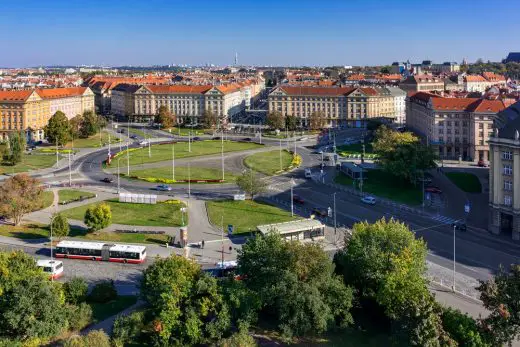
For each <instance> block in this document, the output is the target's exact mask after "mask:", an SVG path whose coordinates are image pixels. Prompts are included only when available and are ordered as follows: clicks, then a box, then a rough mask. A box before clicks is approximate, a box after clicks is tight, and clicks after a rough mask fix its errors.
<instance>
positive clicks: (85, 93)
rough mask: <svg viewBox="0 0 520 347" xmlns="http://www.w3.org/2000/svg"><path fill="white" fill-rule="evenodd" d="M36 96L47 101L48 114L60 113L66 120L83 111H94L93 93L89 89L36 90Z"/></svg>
mask: <svg viewBox="0 0 520 347" xmlns="http://www.w3.org/2000/svg"><path fill="white" fill-rule="evenodd" d="M37 93H38V95H40V97H41V98H42V99H44V100H48V101H49V109H50V114H51V115H53V114H54V113H56V112H57V111H61V112H63V113H64V114H65V116H67V118H68V119H71V118H74V117H75V116H77V115H78V114H83V112H85V111H94V110H95V105H94V93H93V92H92V90H90V88H89V87H75V88H53V89H38V90H37Z"/></svg>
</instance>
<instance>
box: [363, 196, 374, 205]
mask: <svg viewBox="0 0 520 347" xmlns="http://www.w3.org/2000/svg"><path fill="white" fill-rule="evenodd" d="M361 202H362V203H364V204H368V205H375V204H376V198H374V197H373V196H364V197H362V198H361Z"/></svg>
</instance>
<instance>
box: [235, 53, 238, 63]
mask: <svg viewBox="0 0 520 347" xmlns="http://www.w3.org/2000/svg"><path fill="white" fill-rule="evenodd" d="M235 66H238V52H235Z"/></svg>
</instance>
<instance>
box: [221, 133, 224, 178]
mask: <svg viewBox="0 0 520 347" xmlns="http://www.w3.org/2000/svg"><path fill="white" fill-rule="evenodd" d="M220 143H221V145H222V148H221V152H220V153H221V160H222V181H224V179H225V174H224V129H222V137H221V138H220Z"/></svg>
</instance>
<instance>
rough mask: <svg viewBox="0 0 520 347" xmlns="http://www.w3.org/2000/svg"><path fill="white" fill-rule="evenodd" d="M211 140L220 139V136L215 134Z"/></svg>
mask: <svg viewBox="0 0 520 347" xmlns="http://www.w3.org/2000/svg"><path fill="white" fill-rule="evenodd" d="M212 140H220V136H215V137H214V138H212Z"/></svg>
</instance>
